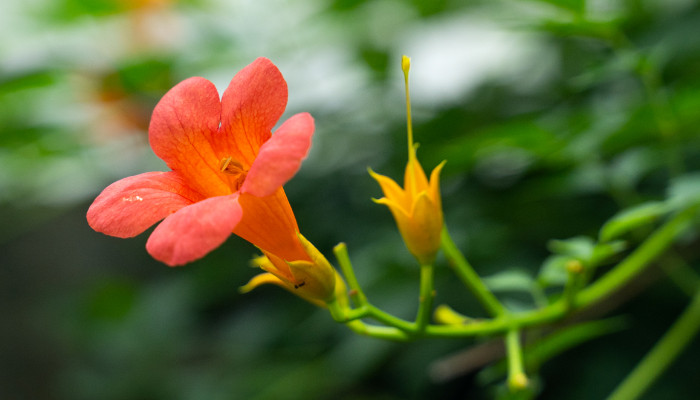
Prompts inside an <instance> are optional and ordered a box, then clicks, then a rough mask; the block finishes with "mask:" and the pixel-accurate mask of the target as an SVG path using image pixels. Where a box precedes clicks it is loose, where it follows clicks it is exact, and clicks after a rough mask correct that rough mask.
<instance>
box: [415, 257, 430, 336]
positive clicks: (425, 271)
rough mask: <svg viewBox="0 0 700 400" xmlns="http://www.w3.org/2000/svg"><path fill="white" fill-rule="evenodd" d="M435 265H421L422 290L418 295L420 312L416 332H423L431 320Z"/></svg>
mask: <svg viewBox="0 0 700 400" xmlns="http://www.w3.org/2000/svg"><path fill="white" fill-rule="evenodd" d="M434 298H435V290H434V289H433V266H432V265H421V267H420V292H419V295H418V313H417V315H416V324H415V330H416V332H419V333H422V332H424V331H425V327H426V326H427V325H428V322H430V314H431V312H432V309H433V299H434Z"/></svg>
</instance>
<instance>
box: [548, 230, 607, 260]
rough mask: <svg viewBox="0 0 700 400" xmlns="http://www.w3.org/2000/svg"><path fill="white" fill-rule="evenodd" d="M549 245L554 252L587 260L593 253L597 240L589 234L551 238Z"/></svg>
mask: <svg viewBox="0 0 700 400" xmlns="http://www.w3.org/2000/svg"><path fill="white" fill-rule="evenodd" d="M547 247H548V248H549V250H550V251H551V252H552V253H556V254H561V255H565V256H569V257H570V258H575V259H577V260H580V261H586V260H590V258H591V256H592V255H593V249H594V248H595V242H594V241H593V239H591V238H589V237H587V236H577V237H573V238H570V239H563V240H557V239H555V240H550V241H549V243H547Z"/></svg>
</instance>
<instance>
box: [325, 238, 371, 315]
mask: <svg viewBox="0 0 700 400" xmlns="http://www.w3.org/2000/svg"><path fill="white" fill-rule="evenodd" d="M333 253H334V254H335V258H336V259H337V260H338V264H339V265H340V270H341V271H343V275H345V279H346V280H347V281H348V286H349V287H350V297H351V298H352V300H353V301H354V302H355V303H356V305H357V306H360V305H362V304H367V296H365V293H364V292H363V291H362V288H361V287H360V284H359V283H358V282H357V277H355V270H354V269H353V268H352V263H351V262H350V256H349V255H348V246H347V245H346V244H345V243H338V244H337V245H336V246H335V247H334V248H333Z"/></svg>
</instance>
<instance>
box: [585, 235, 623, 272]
mask: <svg viewBox="0 0 700 400" xmlns="http://www.w3.org/2000/svg"><path fill="white" fill-rule="evenodd" d="M626 248H627V243H626V242H625V241H624V240H615V241H614V242H609V243H598V244H596V246H595V248H593V254H592V255H591V258H590V260H588V264H589V265H591V266H597V265H600V264H601V263H602V262H604V261H606V260H607V259H608V258H610V257H612V256H614V255H615V254H618V253H620V252H622V251H624V250H625V249H626Z"/></svg>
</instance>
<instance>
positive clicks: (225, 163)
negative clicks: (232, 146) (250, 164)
mask: <svg viewBox="0 0 700 400" xmlns="http://www.w3.org/2000/svg"><path fill="white" fill-rule="evenodd" d="M219 170H220V171H221V172H223V173H224V174H226V175H231V178H228V181H229V184H230V185H231V187H232V188H233V190H238V189H240V188H241V185H242V184H243V181H245V177H246V175H247V174H248V171H246V170H245V169H244V168H243V165H242V164H241V163H239V162H238V161H236V160H234V159H233V157H225V158H222V159H221V161H220V162H219ZM232 178H233V179H232Z"/></svg>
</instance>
